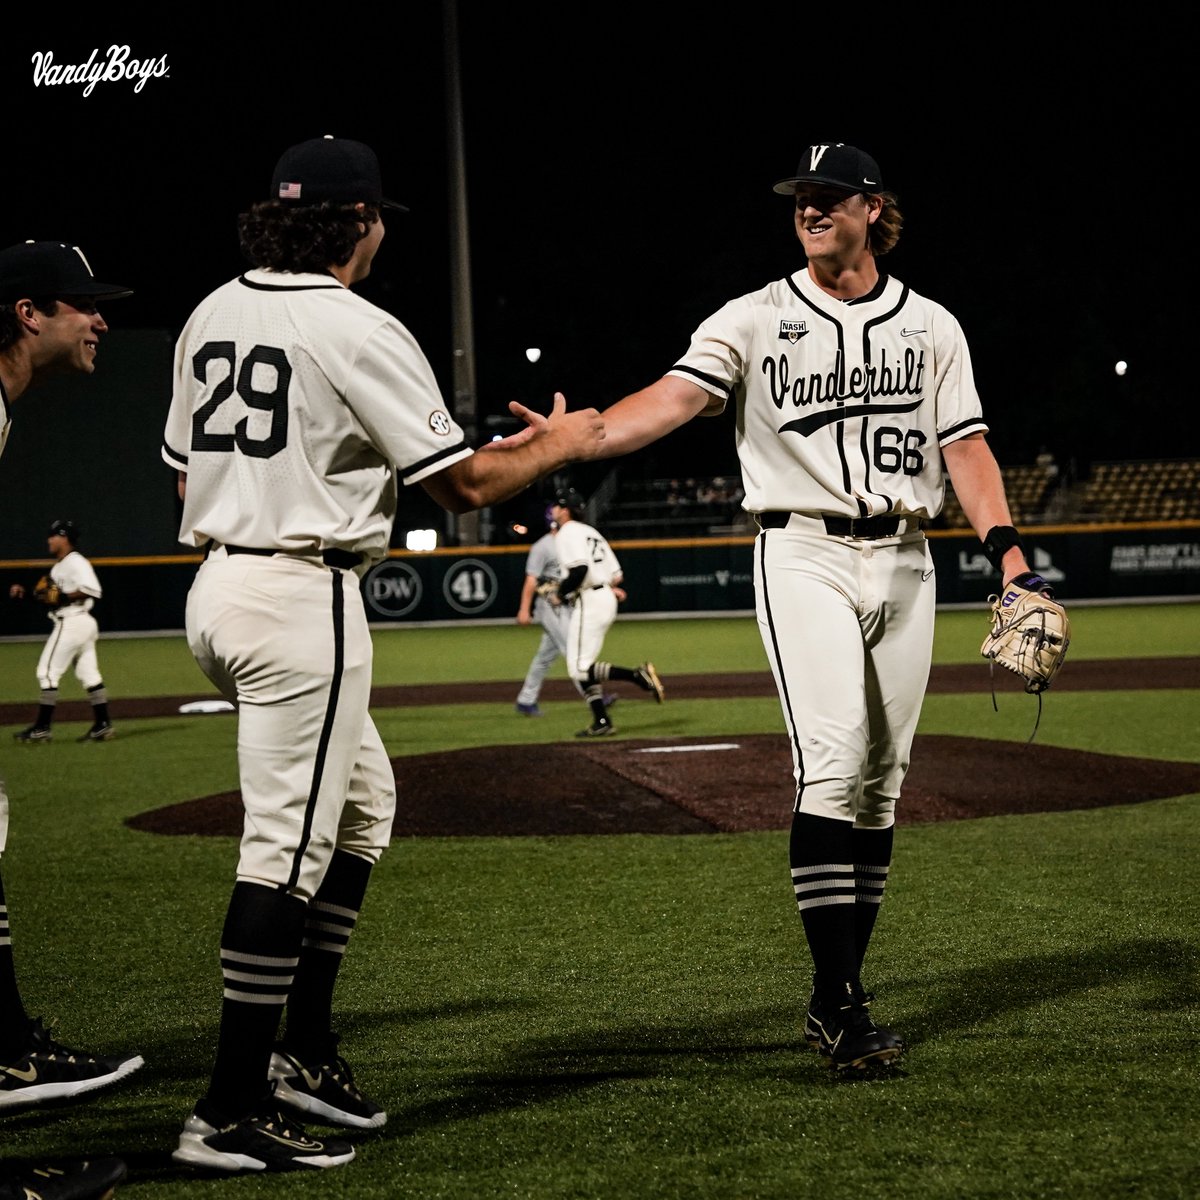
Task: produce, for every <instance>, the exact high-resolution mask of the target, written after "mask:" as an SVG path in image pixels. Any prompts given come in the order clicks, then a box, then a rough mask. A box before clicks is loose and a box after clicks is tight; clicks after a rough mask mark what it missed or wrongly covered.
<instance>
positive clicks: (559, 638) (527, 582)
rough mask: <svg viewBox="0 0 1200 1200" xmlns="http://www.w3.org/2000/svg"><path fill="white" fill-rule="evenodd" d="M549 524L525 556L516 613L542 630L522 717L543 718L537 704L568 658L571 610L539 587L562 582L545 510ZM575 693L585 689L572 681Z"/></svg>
mask: <svg viewBox="0 0 1200 1200" xmlns="http://www.w3.org/2000/svg"><path fill="white" fill-rule="evenodd" d="M546 524H547V525H548V526H549V528H548V530H547V531H546V532H545V533H544V534H542V536H541V537H540V538H538V540H537V541H536V542H534V543H533V545H532V546H530V547H529V553H528V554H527V555H526V556H525V578H524V580H523V581H522V584H521V603H520V607H519V608H518V609H517V624H518V625H532V624H533V623H534V622H536V623H537V624H538V625H540V626H541V627H542V636H541V640H540V641H539V642H538V648H537V650H535V651H534V655H533V658H532V659H531V660H530V662H529V669H528V671H526V673H525V679H524V681H523V682H522V683H521V690H520V691H519V692H518V693H517V703H516V711H517V712H518V713H520V714H521V716H523V717H540V716H541V715H542V710H541V708H540V707H539V706H538V700H539V699H540V697H541V694H542V685H543V684H544V683H545V682H546V676H547V675H548V674H549V673H550V668H551V667H552V666H554V663H555V661H556V660H557V659H558V658H559V657H560V656H561V657H563V658H564V659H565V658H566V657H567V632H568V630H569V629H570V626H571V610H570V608H568V607H564V606H563V605H561V604H552V603H551V602H550V601H549V600H548V599H546V598H545V597H542V596H539V595H538V594H537V588H538V584H540V583H546V582H548V581H550V580H558V579H561V578H562V570H561V568H560V567H559V565H558V548H557V546H556V544H555V541H554V533H555V530H556V529H557V528H558V526H557V525H555V523H554V520H553V518H552V517H551V516H550V509H549V508H547V509H546ZM571 682H572V683H573V684H574V685H575V689H576V691H578V692H579V694H580V695H583V689H582V688H581V687H580V685H579V682H578V681H577V680H574V679H573V680H572V681H571ZM616 702H617V697H616V695H615V694H613V693H611V692H607V693H605V696H604V704H605V706H606V707H607V708H612V706H613V705H614V704H616Z"/></svg>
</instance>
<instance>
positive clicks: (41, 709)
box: [33, 689, 58, 729]
mask: <svg viewBox="0 0 1200 1200" xmlns="http://www.w3.org/2000/svg"><path fill="white" fill-rule="evenodd" d="M57 696H58V692H57V690H56V689H51V690H49V691H46V690H43V692H42V699H41V702H40V703H39V704H38V710H37V716H36V717H34V719H33V723H34V725H35V726H36V727H37V728H38V729H49V728H50V726H51V725H53V724H54V710H55V708H57V706H58V701H57ZM47 697H49V698H47Z"/></svg>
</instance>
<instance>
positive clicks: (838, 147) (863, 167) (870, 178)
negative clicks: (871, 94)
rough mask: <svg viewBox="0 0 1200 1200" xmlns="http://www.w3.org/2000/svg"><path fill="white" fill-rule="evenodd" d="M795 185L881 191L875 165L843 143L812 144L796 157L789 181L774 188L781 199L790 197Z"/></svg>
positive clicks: (855, 149) (779, 183) (857, 190)
mask: <svg viewBox="0 0 1200 1200" xmlns="http://www.w3.org/2000/svg"><path fill="white" fill-rule="evenodd" d="M798 183H828V184H831V185H832V186H834V187H840V188H845V189H846V190H847V191H849V192H871V193H874V192H882V191H883V173H882V172H881V171H880V170H879V164H878V163H877V162H876V161H875V160H874V159H873V158H872V157H871V156H870V155H869V154H868V153H867V152H866V151H865V150H860V149H859V148H858V147H857V146H847V145H846V144H845V142H816V143H814V144H813V145H811V146H809V147H808V149H807V150H805V151H804V153H803V154H802V155H801V156H800V165H799V166H798V167H797V168H796V174H795V175H793V176H792V177H791V178H790V179H781V180H780V181H779V182H778V183H777V184H776V185H775V187H774V190H775V191H777V192H778V193H779V194H780V195H781V196H790V195H791V194H792V192H794V191H795V190H796V184H798Z"/></svg>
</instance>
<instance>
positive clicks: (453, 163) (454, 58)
mask: <svg viewBox="0 0 1200 1200" xmlns="http://www.w3.org/2000/svg"><path fill="white" fill-rule="evenodd" d="M442 17H443V28H444V31H445V45H446V146H447V157H448V160H449V170H450V180H449V182H450V282H451V300H450V303H451V318H452V342H451V347H452V352H453V387H454V398H453V403H454V419H455V420H456V421H457V422H458V423H459V425H461V426H462V428H463V432H464V433H465V434H466V435H467V443H468V444H469V445H471V446H474V445H475V438H476V435H477V433H478V415H479V414H478V407H477V404H476V392H475V332H474V326H473V323H472V318H471V247H470V241H469V237H468V228H467V167H466V152H465V149H464V145H463V115H462V82H461V78H460V71H459V54H458V0H442ZM479 518H480V514H479V513H478V512H469V513H461V514H459V515H458V516H455V515H454V514H449V524H450V527H451V528H452V529H453V530H454V532H455V536H456V540H457V542H458V544H459V545H464V544H466V545H472V544H477V543H478V541H479Z"/></svg>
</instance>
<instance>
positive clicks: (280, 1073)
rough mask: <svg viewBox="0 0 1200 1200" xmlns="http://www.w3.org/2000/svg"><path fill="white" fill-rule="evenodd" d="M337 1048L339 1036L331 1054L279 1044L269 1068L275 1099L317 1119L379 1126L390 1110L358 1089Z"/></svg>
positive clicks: (376, 1127) (331, 1049) (356, 1127)
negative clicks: (300, 1051) (302, 1051)
mask: <svg viewBox="0 0 1200 1200" xmlns="http://www.w3.org/2000/svg"><path fill="white" fill-rule="evenodd" d="M336 1048H337V1037H336V1036H335V1037H334V1038H333V1041H332V1045H331V1048H330V1051H329V1053H327V1054H323V1055H300V1054H298V1053H296V1052H295V1051H294V1050H289V1049H288V1048H287V1047H286V1046H284V1045H282V1044H281V1045H278V1046H276V1047H275V1052H274V1053H273V1054H272V1055H271V1066H270V1070H269V1075H270V1078H271V1079H272V1080H273V1081H274V1083H275V1098H276V1100H278V1101H280V1103H282V1104H286V1105H287V1106H288V1107H289V1108H293V1109H297V1110H298V1111H300V1112H302V1113H304V1114H306V1116H307V1117H309V1118H310V1119H312V1120H314V1121H320V1122H322V1123H325V1124H331V1125H347V1126H349V1127H351V1128H353V1129H378V1128H379V1127H380V1126H381V1125H383V1124H384V1123H385V1122H386V1121H387V1113H385V1112H384V1111H383V1109H382V1108H380V1106H379V1105H378V1104H376V1103H375V1101H374V1100H370V1099H368V1098H367V1097H366V1096H364V1095H363V1094H362V1092H361V1091H359V1089H358V1087H357V1086H356V1085H355V1082H354V1076H353V1075H352V1074H351V1073H350V1068H349V1066H348V1065H347V1064H346V1060H345V1059H344V1058H342V1057H341V1055H339V1054H338V1053H337V1052H336Z"/></svg>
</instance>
